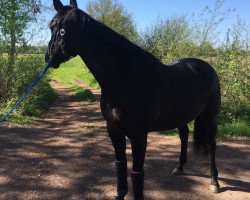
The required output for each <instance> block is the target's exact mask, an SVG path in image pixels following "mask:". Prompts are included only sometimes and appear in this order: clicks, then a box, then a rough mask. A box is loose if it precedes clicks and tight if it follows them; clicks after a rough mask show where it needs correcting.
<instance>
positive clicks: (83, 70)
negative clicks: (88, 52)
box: [51, 56, 100, 89]
mask: <svg viewBox="0 0 250 200" xmlns="http://www.w3.org/2000/svg"><path fill="white" fill-rule="evenodd" d="M51 78H52V79H53V80H57V81H59V82H61V83H63V84H66V85H67V86H68V85H70V84H72V80H80V81H84V82H86V83H88V84H89V85H90V86H92V87H94V88H96V89H99V88H100V86H99V84H98V83H97V81H96V80H95V78H94V76H93V75H92V74H91V73H90V71H89V70H88V68H87V67H86V65H85V64H84V62H83V61H82V59H81V58H80V57H79V56H77V57H75V58H72V59H71V60H69V61H68V62H66V63H63V64H62V65H61V66H60V67H59V68H58V69H54V70H53V71H52V76H51Z"/></svg>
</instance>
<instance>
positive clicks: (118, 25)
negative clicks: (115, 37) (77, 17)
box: [87, 0, 138, 41]
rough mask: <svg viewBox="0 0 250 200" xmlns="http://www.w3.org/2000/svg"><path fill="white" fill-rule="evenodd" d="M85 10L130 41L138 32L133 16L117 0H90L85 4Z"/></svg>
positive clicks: (133, 39) (135, 38) (135, 37)
mask: <svg viewBox="0 0 250 200" xmlns="http://www.w3.org/2000/svg"><path fill="white" fill-rule="evenodd" d="M87 11H88V13H89V14H90V15H91V16H92V17H94V18H95V19H97V20H98V21H100V22H102V23H104V24H106V25H107V26H108V27H110V28H112V29H113V30H115V31H117V32H118V33H120V34H122V35H123V36H125V37H126V38H128V39H130V40H131V41H136V40H137V37H138V33H137V31H136V26H135V24H134V21H133V17H132V15H131V14H130V13H128V12H127V11H126V9H125V8H124V6H123V5H122V4H121V3H118V1H117V0H95V1H90V2H89V3H88V5H87Z"/></svg>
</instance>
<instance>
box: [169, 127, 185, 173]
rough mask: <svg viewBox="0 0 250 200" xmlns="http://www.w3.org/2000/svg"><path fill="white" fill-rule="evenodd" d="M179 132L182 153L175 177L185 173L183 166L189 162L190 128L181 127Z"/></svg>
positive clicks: (175, 170)
mask: <svg viewBox="0 0 250 200" xmlns="http://www.w3.org/2000/svg"><path fill="white" fill-rule="evenodd" d="M178 131H179V136H180V139H181V153H180V157H179V163H178V165H177V167H176V168H175V169H174V170H173V172H172V174H173V175H182V174H183V173H184V172H183V166H184V164H185V163H186V162H187V145H188V134H189V129H188V126H187V125H185V126H183V127H180V128H178Z"/></svg>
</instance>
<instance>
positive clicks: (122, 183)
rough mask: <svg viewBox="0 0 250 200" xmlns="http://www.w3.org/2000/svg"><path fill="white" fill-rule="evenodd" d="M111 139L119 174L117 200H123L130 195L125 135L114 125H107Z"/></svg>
mask: <svg viewBox="0 0 250 200" xmlns="http://www.w3.org/2000/svg"><path fill="white" fill-rule="evenodd" d="M107 130H108V134H109V137H110V139H111V141H112V144H113V147H114V149H115V157H116V161H115V164H116V172H117V197H116V200H123V199H124V197H125V196H126V194H127V193H128V181H127V158H126V138H125V135H124V134H123V133H122V132H121V131H120V130H118V129H117V128H114V127H112V125H109V124H108V125H107Z"/></svg>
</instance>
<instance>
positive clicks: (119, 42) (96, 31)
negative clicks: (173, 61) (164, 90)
mask: <svg viewBox="0 0 250 200" xmlns="http://www.w3.org/2000/svg"><path fill="white" fill-rule="evenodd" d="M79 12H80V13H81V14H80V15H81V16H80V17H79V15H78V14H74V15H73V20H75V21H79V25H80V26H81V27H83V28H84V29H85V31H87V32H89V33H91V35H94V37H96V38H97V39H99V40H101V41H103V42H105V43H107V44H109V45H112V46H114V47H116V48H118V49H122V50H124V51H126V53H130V54H133V55H143V56H146V57H151V59H155V60H157V61H158V62H160V61H159V60H158V59H157V58H156V57H155V56H153V55H152V54H151V53H149V52H148V51H146V50H144V49H142V48H141V47H139V46H138V45H136V44H134V43H133V42H131V41H130V40H128V39H127V38H126V37H124V36H122V35H121V34H119V33H117V32H116V31H114V30H112V29H111V28H109V27H108V26H106V25H105V24H103V23H101V22H99V21H97V20H95V19H94V18H92V17H91V16H89V15H88V14H87V13H85V12H83V11H81V10H79ZM77 18H78V19H77ZM83 19H84V20H83ZM82 23H83V24H82Z"/></svg>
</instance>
